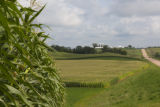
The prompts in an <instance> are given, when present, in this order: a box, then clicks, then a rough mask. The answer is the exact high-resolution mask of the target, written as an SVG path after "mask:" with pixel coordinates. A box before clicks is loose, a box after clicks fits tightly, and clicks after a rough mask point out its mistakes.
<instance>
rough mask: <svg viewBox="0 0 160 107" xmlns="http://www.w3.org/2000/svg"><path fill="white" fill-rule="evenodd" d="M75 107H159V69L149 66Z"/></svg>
mask: <svg viewBox="0 0 160 107" xmlns="http://www.w3.org/2000/svg"><path fill="white" fill-rule="evenodd" d="M73 90H74V89H73ZM93 90H94V89H93ZM77 93H79V92H77ZM75 107H160V72H159V68H158V67H156V66H153V65H151V66H149V67H148V68H147V69H146V70H144V71H143V72H140V73H138V74H136V75H135V76H132V77H129V78H128V79H126V80H125V81H122V82H120V83H119V84H117V85H115V86H112V87H110V88H108V89H104V90H102V91H101V92H97V94H94V95H93V96H88V98H87V97H85V98H84V99H83V100H81V101H79V102H77V103H76V104H75Z"/></svg>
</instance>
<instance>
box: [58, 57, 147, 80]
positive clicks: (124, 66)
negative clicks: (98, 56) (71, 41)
mask: <svg viewBox="0 0 160 107" xmlns="http://www.w3.org/2000/svg"><path fill="white" fill-rule="evenodd" d="M56 64H57V66H58V68H60V71H61V76H62V79H63V81H65V82H91V83H93V82H107V81H110V80H112V79H113V78H115V77H119V76H121V75H123V74H126V73H128V72H132V71H135V70H137V69H139V68H142V67H143V66H145V64H146V63H144V62H142V61H121V60H57V61H56Z"/></svg>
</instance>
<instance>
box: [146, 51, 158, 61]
mask: <svg viewBox="0 0 160 107" xmlns="http://www.w3.org/2000/svg"><path fill="white" fill-rule="evenodd" d="M146 51H147V53H148V55H149V56H150V57H153V58H156V59H160V58H159V57H155V54H156V53H157V52H158V53H160V48H147V49H146Z"/></svg>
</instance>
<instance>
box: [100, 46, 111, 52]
mask: <svg viewBox="0 0 160 107" xmlns="http://www.w3.org/2000/svg"><path fill="white" fill-rule="evenodd" d="M110 50H111V49H110V48H109V46H108V45H103V48H102V52H109V51H110Z"/></svg>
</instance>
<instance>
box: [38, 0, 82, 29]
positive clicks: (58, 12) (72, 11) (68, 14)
mask: <svg viewBox="0 0 160 107" xmlns="http://www.w3.org/2000/svg"><path fill="white" fill-rule="evenodd" d="M46 13H47V14H46ZM83 14H84V12H83V10H82V9H80V8H77V7H74V6H72V5H70V4H67V3H66V2H65V0H47V7H46V9H45V10H44V11H43V14H42V15H41V16H40V18H39V21H40V22H42V23H46V24H49V25H50V24H54V25H61V26H77V25H80V24H81V23H82V22H83V19H82V18H81V15H83Z"/></svg>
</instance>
